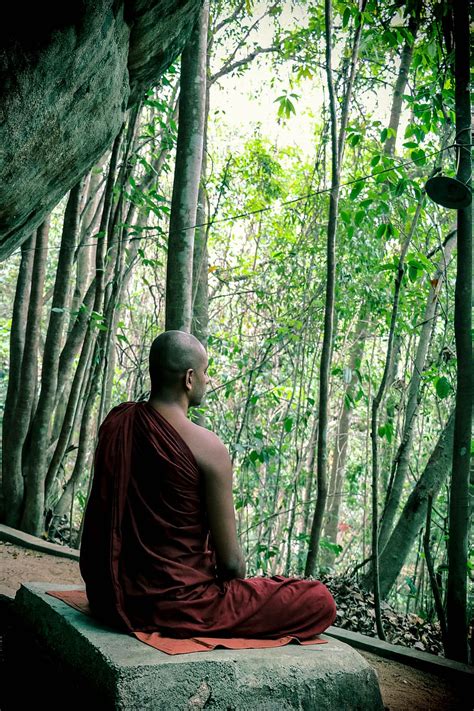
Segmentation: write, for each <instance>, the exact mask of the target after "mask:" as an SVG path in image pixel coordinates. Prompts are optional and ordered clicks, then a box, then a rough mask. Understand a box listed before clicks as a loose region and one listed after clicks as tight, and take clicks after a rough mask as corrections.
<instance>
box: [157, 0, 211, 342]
mask: <svg viewBox="0 0 474 711" xmlns="http://www.w3.org/2000/svg"><path fill="white" fill-rule="evenodd" d="M208 20H209V2H208V0H206V1H205V2H204V5H203V6H202V8H201V11H200V13H199V16H198V21H197V22H196V25H195V26H194V29H193V31H192V33H191V36H190V38H189V40H188V42H187V44H186V46H185V48H184V51H183V54H182V57H181V94H180V99H179V124H178V142H177V147H176V164H175V172H174V182H173V196H172V200H171V215H170V227H169V239H168V260H167V272H166V330H167V331H168V330H170V329H178V330H181V331H188V332H189V331H190V329H191V318H192V288H193V284H192V277H193V251H194V226H195V224H196V211H197V201H198V191H199V179H200V175H201V161H202V149H203V136H204V113H205V102H206V67H207V61H206V51H207V30H208Z"/></svg>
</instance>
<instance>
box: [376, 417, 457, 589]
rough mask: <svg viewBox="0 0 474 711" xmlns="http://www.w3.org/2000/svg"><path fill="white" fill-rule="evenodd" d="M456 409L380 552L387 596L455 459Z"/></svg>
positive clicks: (382, 576) (383, 581) (381, 587)
mask: <svg viewBox="0 0 474 711" xmlns="http://www.w3.org/2000/svg"><path fill="white" fill-rule="evenodd" d="M453 432H454V412H453V413H451V415H450V417H449V419H448V422H447V423H446V425H445V427H444V429H443V431H442V433H441V435H440V436H439V439H438V441H437V443H436V446H435V448H434V450H433V452H432V454H431V456H430V458H429V460H428V462H427V464H426V466H425V468H424V470H423V473H422V475H421V477H420V479H419V480H418V482H417V484H416V486H415V488H414V489H413V491H412V492H411V494H410V496H409V497H408V499H407V502H406V504H405V506H404V507H403V511H402V513H401V514H400V518H399V519H398V522H397V524H396V526H395V528H394V529H393V533H392V535H391V536H390V538H389V540H388V542H387V545H386V546H385V548H384V550H383V551H382V553H381V555H380V594H381V596H382V598H383V599H385V598H386V597H387V596H388V594H389V592H390V590H391V589H392V587H393V585H394V583H395V581H396V579H397V577H398V575H399V574H400V571H401V569H402V567H403V565H404V563H405V560H406V558H407V556H408V554H409V552H410V551H411V550H412V548H413V543H414V541H415V539H416V537H417V535H418V533H419V532H420V530H421V528H422V526H423V523H424V521H425V518H426V511H427V506H428V496H430V495H431V496H433V500H435V499H436V497H437V495H438V493H439V491H440V489H441V486H442V485H443V482H444V481H445V480H446V478H447V476H448V474H449V471H450V468H451V460H452V449H453Z"/></svg>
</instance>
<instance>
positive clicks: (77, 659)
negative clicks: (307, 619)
mask: <svg viewBox="0 0 474 711" xmlns="http://www.w3.org/2000/svg"><path fill="white" fill-rule="evenodd" d="M78 587H80V586H76V585H59V584H56V583H55V584H51V583H36V582H28V583H23V584H22V586H21V588H20V589H19V590H18V592H17V594H16V597H15V609H16V611H17V613H18V615H19V616H20V617H21V619H22V621H23V622H24V623H25V625H26V627H27V628H29V629H30V630H31V631H32V632H33V634H34V636H35V637H36V638H37V639H38V640H39V641H40V643H42V644H43V645H44V646H47V649H48V652H49V653H50V654H51V656H52V658H57V660H58V663H60V664H62V665H67V666H68V667H69V668H70V669H71V670H72V669H74V672H75V673H76V674H77V675H78V676H79V677H81V679H82V680H84V681H86V682H87V686H88V687H89V688H90V690H91V696H90V700H91V702H92V701H93V700H94V693H97V694H100V696H101V698H104V699H105V704H106V706H105V707H106V708H110V709H118V710H122V709H140V711H141V710H142V709H153V710H163V711H182V710H183V711H185V710H186V711H187V710H190V709H201V708H204V707H205V708H206V709H207V708H209V709H211V708H212V709H216V710H221V709H222V711H248V709H252V708H254V709H258V710H259V711H280V710H282V711H286V710H287V709H288V710H289V709H305V710H306V709H307V710H308V711H309V710H310V709H318V711H324V710H325V709H327V710H329V709H331V711H332V710H333V709H334V710H337V711H346V710H347V711H357V710H360V711H372V710H373V711H382V710H383V708H384V707H383V703H382V699H381V696H380V691H379V687H378V681H377V676H376V674H375V671H374V670H373V669H372V667H371V666H370V665H369V664H368V663H367V662H366V660H365V659H364V658H363V657H362V656H361V655H360V654H359V653H358V652H356V651H355V650H353V649H351V647H349V646H348V645H347V644H344V643H343V642H340V641H338V640H334V639H331V638H330V637H325V636H324V635H323V636H324V637H325V639H327V640H328V644H324V645H322V644H321V645H315V646H314V647H312V646H311V645H308V646H300V645H297V644H290V645H286V646H284V647H275V648H270V649H255V650H254V649H245V650H229V649H215V650H212V651H210V652H196V653H191V654H181V655H175V656H170V655H167V654H165V653H164V652H160V651H159V650H157V649H154V648H153V647H149V646H147V645H145V644H143V643H142V642H139V641H138V640H136V639H134V638H133V637H129V636H127V635H123V634H120V633H117V632H115V631H114V630H111V629H110V628H108V627H105V626H103V625H100V624H99V623H97V622H95V621H94V620H93V619H92V618H90V617H87V616H86V615H83V614H82V613H80V612H78V611H77V610H74V609H73V608H72V607H70V606H69V605H66V604H65V603H64V602H62V601H61V600H58V599H57V598H54V597H52V596H51V595H47V594H46V591H47V590H52V589H56V590H75V589H78ZM94 690H95V691H94ZM102 708H104V706H102Z"/></svg>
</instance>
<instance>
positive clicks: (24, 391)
mask: <svg viewBox="0 0 474 711" xmlns="http://www.w3.org/2000/svg"><path fill="white" fill-rule="evenodd" d="M49 219H50V218H49V216H48V217H47V219H46V220H45V221H44V222H43V224H42V225H40V227H39V228H38V230H37V233H36V242H35V241H34V240H33V241H32V245H31V246H33V244H34V249H35V252H34V255H35V256H34V263H33V272H32V278H31V292H30V302H29V304H28V321H27V326H26V335H25V343H27V344H28V347H27V348H26V349H25V351H24V353H23V360H22V363H21V378H20V382H21V389H20V391H19V393H18V397H17V403H16V408H15V415H14V417H15V439H14V441H12V442H11V443H9V446H8V448H7V449H6V450H5V451H4V455H3V492H4V496H5V523H6V524H7V525H8V526H13V527H14V528H18V527H19V526H20V520H21V514H22V506H23V499H24V481H23V470H22V454H23V444H24V442H25V439H26V437H27V435H28V430H29V427H30V419H31V405H32V400H34V398H35V391H36V380H37V359H38V346H39V341H40V329H41V311H42V307H43V287H44V277H45V272H46V262H47V249H48V236H49Z"/></svg>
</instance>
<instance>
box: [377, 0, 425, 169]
mask: <svg viewBox="0 0 474 711" xmlns="http://www.w3.org/2000/svg"><path fill="white" fill-rule="evenodd" d="M420 9H421V2H420V1H419V0H417V2H416V4H415V6H414V8H413V14H412V15H411V16H410V19H409V20H408V28H407V29H408V30H409V31H410V32H411V34H412V37H413V39H412V40H408V39H406V40H405V44H404V45H403V49H402V55H401V57H400V67H399V70H398V76H397V81H396V82H395V87H394V90H393V101H392V108H391V111H390V120H389V122H388V127H389V129H391V131H389V134H388V137H387V140H386V141H385V146H384V153H385V155H388V156H393V154H394V153H395V143H396V141H397V133H398V127H399V125H400V116H401V113H402V106H403V94H404V93H405V89H406V86H407V83H408V72H409V71H410V64H411V60H412V57H413V47H414V44H415V37H416V34H417V32H418V24H419V21H420V20H419V16H420Z"/></svg>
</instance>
